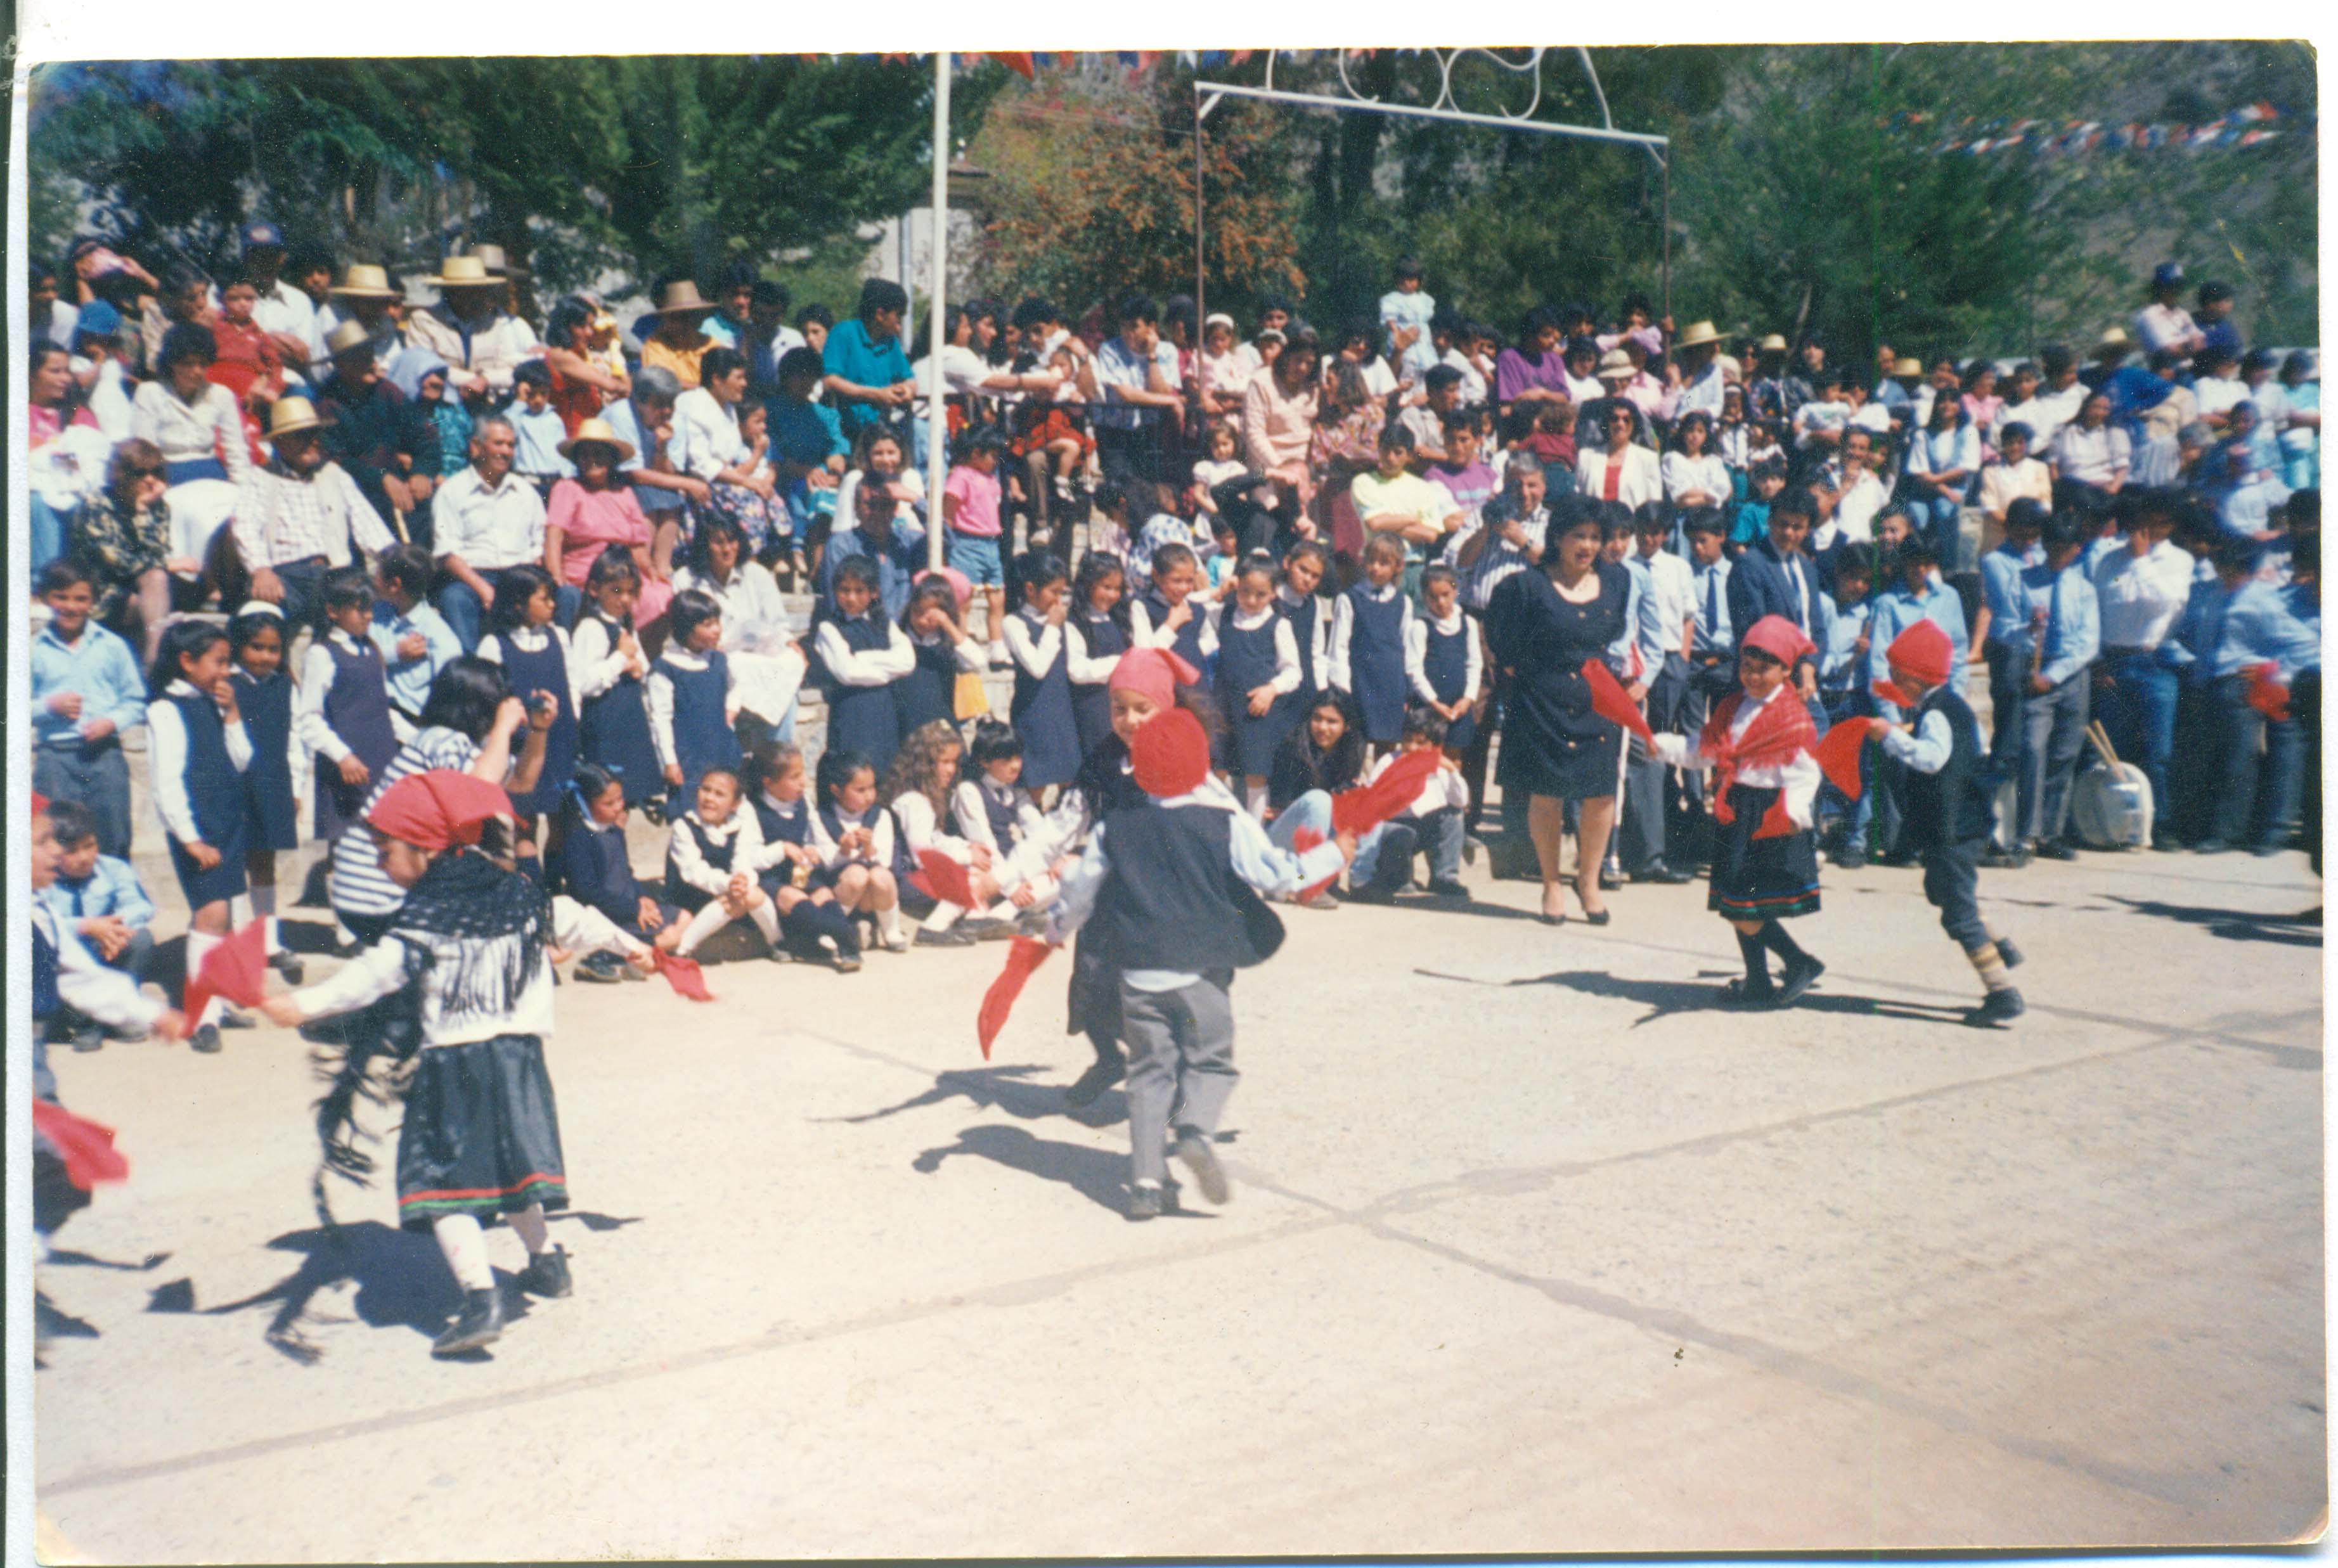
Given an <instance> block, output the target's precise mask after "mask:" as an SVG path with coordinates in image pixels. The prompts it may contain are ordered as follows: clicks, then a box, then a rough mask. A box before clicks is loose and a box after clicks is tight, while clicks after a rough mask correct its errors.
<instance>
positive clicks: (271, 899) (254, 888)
mask: <svg viewBox="0 0 2338 1568" xmlns="http://www.w3.org/2000/svg"><path fill="white" fill-rule="evenodd" d="M251 912H252V914H254V915H255V916H260V917H261V918H263V919H265V918H266V917H268V916H271V915H273V914H275V913H276V884H275V883H273V882H254V883H253V884H252V885H251Z"/></svg>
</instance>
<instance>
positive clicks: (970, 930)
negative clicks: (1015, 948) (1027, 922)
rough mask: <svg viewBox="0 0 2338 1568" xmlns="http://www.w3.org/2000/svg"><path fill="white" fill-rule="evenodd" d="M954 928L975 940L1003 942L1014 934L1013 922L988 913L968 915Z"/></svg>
mask: <svg viewBox="0 0 2338 1568" xmlns="http://www.w3.org/2000/svg"><path fill="white" fill-rule="evenodd" d="M956 929H958V930H959V931H963V932H965V933H966V934H967V935H968V936H971V937H972V938H974V940H976V941H977V942H1005V941H1007V940H1008V939H1010V938H1011V937H1013V936H1014V935H1015V922H1014V921H1012V920H1001V919H998V918H997V917H996V916H988V915H969V916H967V917H966V918H964V919H963V920H960V921H959V922H958V926H957V927H956Z"/></svg>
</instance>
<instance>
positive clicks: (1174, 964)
mask: <svg viewBox="0 0 2338 1568" xmlns="http://www.w3.org/2000/svg"><path fill="white" fill-rule="evenodd" d="M1127 657H1129V658H1135V655H1133V654H1132V655H1129V656H1127ZM1129 673H1130V678H1129V680H1128V681H1125V682H1124V681H1121V680H1119V679H1118V678H1117V676H1116V677H1115V681H1114V690H1113V697H1114V710H1115V712H1114V718H1115V730H1119V729H1124V728H1125V729H1127V730H1128V731H1129V732H1128V735H1127V745H1128V757H1129V774H1130V777H1131V779H1132V780H1133V781H1134V783H1135V786H1136V790H1137V791H1138V792H1137V793H1132V794H1124V795H1121V796H1120V797H1119V798H1118V799H1116V800H1115V801H1114V802H1113V803H1112V804H1111V805H1110V806H1109V807H1108V808H1107V809H1105V810H1104V811H1103V812H1102V813H1101V815H1100V817H1099V818H1098V819H1097V820H1096V821H1095V828H1094V830H1093V831H1092V832H1091V833H1090V834H1089V835H1088V845H1087V850H1086V853H1085V854H1084V855H1082V856H1081V858H1080V863H1079V865H1078V866H1077V867H1076V868H1075V869H1074V870H1073V871H1072V872H1071V874H1070V875H1069V876H1067V877H1065V878H1064V885H1063V892H1062V893H1061V895H1060V896H1059V897H1057V899H1056V905H1055V907H1053V909H1052V910H1051V911H1050V913H1049V916H1048V923H1047V939H1048V940H1049V941H1051V942H1056V943H1061V942H1063V941H1065V940H1066V939H1067V938H1068V937H1069V936H1071V935H1072V934H1073V933H1074V932H1076V931H1080V930H1082V928H1083V927H1085V928H1086V936H1085V937H1084V938H1083V940H1084V941H1086V942H1089V943H1094V944H1096V945H1097V946H1098V947H1099V948H1100V949H1101V953H1102V956H1103V957H1104V959H1105V962H1107V963H1108V964H1109V965H1110V966H1111V967H1112V968H1113V969H1114V970H1115V971H1116V973H1117V975H1118V978H1119V982H1120V1015H1121V1016H1120V1028H1121V1037H1122V1039H1123V1040H1125V1042H1126V1044H1127V1049H1128V1135H1129V1142H1130V1145H1131V1155H1130V1161H1129V1163H1130V1167H1131V1181H1130V1192H1129V1201H1128V1218H1129V1219H1131V1220H1151V1219H1154V1218H1155V1217H1157V1216H1158V1215H1159V1214H1160V1213H1161V1212H1162V1210H1164V1208H1167V1207H1170V1206H1171V1201H1170V1200H1169V1199H1168V1197H1167V1196H1166V1194H1165V1192H1164V1182H1165V1181H1166V1178H1167V1176H1168V1169H1169V1161H1168V1156H1167V1152H1166V1147H1165V1146H1166V1143H1167V1140H1168V1134H1169V1118H1170V1115H1171V1113H1172V1110H1173V1108H1174V1109H1175V1111H1176V1113H1177V1117H1178V1120H1177V1129H1176V1132H1177V1158H1178V1159H1180V1160H1182V1161H1184V1162H1185V1164H1186V1166H1187V1167H1188V1168H1189V1169H1190V1170H1191V1171H1193V1173H1194V1180H1195V1181H1196V1182H1198V1183H1199V1184H1200V1186H1201V1189H1202V1196H1203V1197H1204V1198H1206V1199H1208V1200H1209V1201H1211V1202H1213V1203H1223V1202H1224V1201H1226V1199H1227V1197H1228V1196H1229V1194H1228V1192H1227V1190H1226V1177H1225V1172H1224V1171H1223V1170H1221V1169H1220V1168H1219V1166H1218V1157H1217V1155H1216V1153H1215V1152H1213V1150H1212V1148H1211V1147H1210V1142H1211V1137H1212V1134H1213V1133H1214V1132H1216V1131H1217V1125H1218V1117H1219V1115H1220V1114H1221V1113H1222V1112H1223V1111H1224V1109H1225V1104H1226V1100H1227V1097H1228V1096H1229V1095H1231V1094H1232V1093H1233V1087H1234V1080H1235V1077H1236V1076H1237V1074H1236V1073H1235V1072H1234V1063H1233V1052H1234V1023H1233V1002H1232V1000H1231V999H1230V998H1229V997H1228V995H1227V994H1226V991H1227V987H1228V986H1229V985H1232V984H1233V972H1234V970H1236V969H1239V968H1246V967H1248V966H1249V965H1253V964H1257V963H1260V962H1262V960H1264V959H1266V958H1267V957H1269V956H1272V954H1273V952H1274V950H1275V949H1276V948H1277V947H1279V946H1282V922H1281V921H1279V920H1277V919H1276V918H1275V916H1274V912H1273V911H1272V910H1271V909H1269V908H1268V907H1266V905H1265V903H1264V902H1263V901H1262V899H1261V898H1260V897H1259V895H1260V894H1261V893H1282V892H1289V891H1291V890H1292V889H1293V888H1298V887H1306V886H1308V885H1309V884H1311V883H1313V882H1319V881H1321V880H1322V879H1323V878H1324V877H1336V876H1338V875H1339V874H1340V869H1341V867H1342V866H1344V865H1345V864H1346V863H1347V861H1348V860H1349V859H1350V858H1352V857H1353V855H1354V854H1355V839H1354V837H1353V835H1351V834H1344V833H1343V834H1341V835H1340V836H1339V837H1338V838H1334V839H1333V840H1332V841H1331V842H1329V843H1326V844H1319V845H1317V846H1316V847H1315V848H1312V849H1310V850H1307V851H1306V852H1305V853H1303V854H1296V855H1294V854H1292V853H1291V852H1289V851H1287V850H1283V849H1278V848H1275V846H1274V844H1273V842H1272V840H1271V839H1269V838H1267V836H1266V829H1265V828H1262V827H1260V826H1259V825H1258V823H1257V821H1256V820H1255V819H1253V818H1252V817H1251V816H1250V814H1249V813H1248V812H1246V811H1244V810H1243V808H1242V803H1241V802H1240V801H1238V800H1236V799H1234V797H1233V794H1232V793H1231V792H1230V791H1229V790H1228V789H1226V788H1225V786H1224V785H1223V784H1220V783H1218V782H1217V781H1216V780H1215V779H1213V778H1212V777H1211V776H1210V741H1209V736H1208V735H1207V733H1206V732H1205V731H1204V730H1203V728H1202V723H1201V720H1198V719H1196V718H1195V717H1194V715H1193V714H1192V713H1191V712H1189V711H1186V710H1185V709H1183V708H1176V707H1168V706H1161V705H1157V704H1155V702H1154V699H1155V698H1157V697H1158V696H1159V695H1161V694H1162V693H1161V692H1160V691H1158V690H1157V688H1158V687H1159V686H1160V684H1161V682H1160V681H1158V680H1155V679H1153V678H1152V677H1153V675H1154V673H1155V672H1154V671H1149V670H1147V669H1145V667H1144V662H1139V664H1138V665H1135V666H1132V667H1131V669H1130V672H1129ZM1136 699H1142V700H1143V704H1144V706H1146V707H1147V708H1149V709H1151V710H1152V711H1148V712H1147V713H1146V714H1145V715H1144V718H1143V720H1141V721H1138V722H1135V723H1133V724H1132V723H1130V722H1129V721H1128V720H1129V719H1130V717H1131V715H1130V709H1131V706H1132V701H1133V700H1136Z"/></svg>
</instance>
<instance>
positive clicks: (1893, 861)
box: [1875, 853, 1916, 871]
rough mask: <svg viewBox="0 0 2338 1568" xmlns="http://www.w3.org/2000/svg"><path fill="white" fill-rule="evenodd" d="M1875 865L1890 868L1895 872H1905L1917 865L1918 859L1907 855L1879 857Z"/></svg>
mask: <svg viewBox="0 0 2338 1568" xmlns="http://www.w3.org/2000/svg"><path fill="white" fill-rule="evenodd" d="M1875 863H1876V864H1877V865H1878V866H1889V867H1891V868H1892V869H1893V870H1895V871H1903V870H1905V869H1907V868H1908V867H1911V866H1913V865H1914V864H1915V863H1916V857H1915V856H1913V855H1910V854H1905V853H1902V854H1898V855H1879V856H1877V857H1876V858H1875Z"/></svg>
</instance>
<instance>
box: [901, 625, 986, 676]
mask: <svg viewBox="0 0 2338 1568" xmlns="http://www.w3.org/2000/svg"><path fill="white" fill-rule="evenodd" d="M941 645H942V639H941V638H940V637H938V636H928V634H927V633H925V632H909V649H910V654H911V656H912V657H915V656H916V652H917V650H919V649H920V648H938V647H940V646H941ZM950 652H952V653H954V654H956V655H957V656H958V669H959V670H960V671H964V672H965V673H967V674H969V675H979V674H981V673H982V672H983V671H986V670H987V669H989V668H990V650H989V649H987V648H985V647H984V646H983V645H982V644H981V643H980V642H977V640H976V639H975V635H974V633H973V632H968V633H967V634H966V640H965V641H964V642H958V643H956V644H954V645H952V647H951V649H950Z"/></svg>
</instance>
